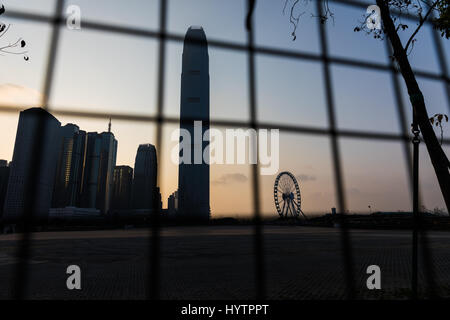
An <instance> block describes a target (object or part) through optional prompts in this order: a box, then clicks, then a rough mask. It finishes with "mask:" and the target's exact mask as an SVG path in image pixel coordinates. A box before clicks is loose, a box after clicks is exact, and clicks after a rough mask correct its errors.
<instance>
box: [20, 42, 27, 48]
mask: <svg viewBox="0 0 450 320" xmlns="http://www.w3.org/2000/svg"><path fill="white" fill-rule="evenodd" d="M25 45H26V42H25V40H22V41H20V47H21V48H23V47H25Z"/></svg>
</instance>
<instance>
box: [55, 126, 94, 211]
mask: <svg viewBox="0 0 450 320" xmlns="http://www.w3.org/2000/svg"><path fill="white" fill-rule="evenodd" d="M60 131H61V139H60V142H59V145H58V149H59V152H58V163H57V166H56V177H55V187H54V191H53V200H52V207H53V208H64V207H69V206H72V207H75V206H78V201H79V196H80V189H81V181H82V174H83V164H84V155H85V146H86V132H85V131H82V130H79V128H78V126H77V125H74V124H71V123H69V124H66V125H65V126H63V127H61V130H60Z"/></svg>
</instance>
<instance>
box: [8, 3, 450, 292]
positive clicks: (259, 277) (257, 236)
mask: <svg viewBox="0 0 450 320" xmlns="http://www.w3.org/2000/svg"><path fill="white" fill-rule="evenodd" d="M168 1H169V0H167V1H166V0H160V1H159V10H160V12H159V30H157V31H151V30H146V29H141V28H134V27H125V26H120V25H117V24H106V23H98V22H96V21H86V20H84V19H83V21H82V27H83V29H89V30H96V31H101V32H104V33H113V34H122V35H128V36H134V37H143V38H149V39H157V40H158V43H159V50H158V77H157V79H158V82H157V91H156V92H157V112H156V115H155V116H149V115H145V114H142V115H136V114H127V113H114V114H112V115H111V113H105V112H96V111H79V110H74V109H63V110H62V109H58V110H54V112H55V114H58V115H64V116H77V117H87V118H102V119H104V118H107V117H111V116H112V117H113V118H115V119H122V120H129V121H140V122H144V123H154V124H156V129H157V130H156V132H157V133H156V148H157V150H160V146H161V144H162V126H163V125H164V124H167V123H172V124H178V123H179V118H176V117H168V116H165V115H164V113H163V109H164V83H165V81H164V80H165V72H166V63H165V62H166V46H167V42H177V43H182V42H183V41H184V36H183V35H179V34H173V33H169V32H167V19H168V18H167V17H168V5H167V3H168ZM242 1H244V0H242ZM330 1H331V2H333V3H338V4H341V5H345V6H349V7H353V8H360V9H361V10H364V11H365V10H366V8H367V5H368V4H370V3H367V2H360V1H356V0H330ZM247 4H248V6H247V7H248V16H247V20H246V21H242V23H243V24H244V23H245V25H246V30H247V43H246V44H240V43H234V42H229V41H221V40H216V39H209V40H208V46H209V47H213V48H220V49H225V50H232V51H237V52H244V53H247V57H248V61H247V64H248V90H249V95H248V96H249V105H250V120H249V121H225V120H215V119H211V125H216V126H222V127H248V128H254V129H262V128H264V129H280V131H281V132H290V133H295V134H311V135H317V136H328V137H330V139H331V154H332V163H333V169H334V170H333V171H334V182H335V186H336V189H335V190H336V198H337V210H338V212H339V213H345V212H346V211H347V205H346V199H345V192H344V187H343V177H342V168H341V154H340V148H339V143H338V142H339V139H340V138H357V139H365V140H379V141H399V142H402V144H403V147H404V156H405V163H406V167H407V169H408V172H409V173H411V174H410V175H409V182H410V190H411V192H412V190H413V177H412V160H411V147H410V146H411V135H410V133H409V129H408V128H409V124H408V122H407V117H406V112H407V111H406V110H408V108H409V106H408V105H404V104H403V101H402V96H401V90H400V81H399V77H398V75H399V71H398V70H397V69H396V67H395V66H394V65H393V63H390V65H384V64H381V63H374V62H368V61H364V60H355V59H348V58H342V57H336V56H333V55H332V54H331V53H330V52H329V47H328V40H327V29H326V27H325V25H324V24H322V23H319V40H320V53H319V54H311V53H307V52H299V51H292V50H285V49H280V48H276V47H266V46H256V45H255V41H254V31H253V19H252V5H253V4H254V3H253V1H251V0H249V1H247ZM316 5H317V12H318V13H319V14H321V13H322V10H323V7H322V0H320V1H316ZM64 8H65V1H64V0H56V5H55V9H54V14H53V16H47V15H43V14H35V13H29V12H22V11H8V12H7V14H6V16H7V17H8V18H12V19H19V20H27V21H33V22H37V23H42V24H47V25H50V26H51V27H52V31H51V39H50V44H49V46H50V47H49V53H48V57H47V62H46V70H45V81H44V88H43V97H44V98H43V106H45V107H46V108H47V110H49V108H48V100H49V97H50V96H51V93H52V89H53V78H54V70H55V61H56V59H57V55H58V46H59V43H60V39H61V35H60V29H61V28H60V27H61V25H63V24H65V16H64ZM407 17H408V18H411V19H415V20H417V17H414V16H407ZM433 41H434V46H435V50H436V52H437V55H438V58H439V59H438V60H439V67H440V70H441V73H440V74H438V73H431V72H425V71H418V70H415V73H416V75H417V76H420V77H422V78H426V79H432V80H438V81H441V83H442V85H443V86H444V88H445V93H446V96H447V101H448V107H449V109H450V77H449V74H448V68H447V61H446V59H445V54H444V49H443V47H442V43H441V39H440V36H439V34H438V32H437V31H435V32H434V37H433ZM385 45H386V51H387V52H388V54H390V52H391V48H390V45H389V43H388V42H387V41H385ZM256 55H265V56H273V57H280V58H285V59H295V60H303V61H314V62H319V63H320V64H321V66H322V71H323V76H324V82H325V100H326V106H327V116H328V128H327V129H323V128H319V127H317V128H316V127H306V126H293V125H287V124H279V123H270V122H262V121H258V120H257V117H256V114H257V110H258V102H257V99H256V97H257V88H256V84H255V74H256V64H255V56H256ZM333 65H341V66H348V67H353V68H360V69H367V70H384V71H388V72H390V74H391V81H392V87H393V89H394V96H395V102H396V105H395V107H396V110H397V113H398V117H399V119H400V124H401V129H402V133H401V134H391V133H378V132H370V131H359V130H343V129H338V128H337V125H336V110H335V109H336V108H335V98H334V91H333V82H332V79H331V75H330V67H331V66H333ZM20 110H21V109H20V108H18V107H15V106H0V113H6V112H13V113H17V112H18V111H20ZM49 111H53V110H49ZM44 129H45V128H44ZM39 143H40V142H39V139H36V143H35V146H36V147H35V149H36V153H35V154H36V159H37V160H38V161H36V162H35V164H34V173H32V178H34V180H32V181H36V176H37V174H36V171H37V170H36V168H38V167H39V161H40V160H39V159H40V156H39V151H40V148H39ZM443 143H444V144H445V145H450V140H449V139H444V141H443ZM258 170H259V168H258V164H255V165H252V177H253V179H252V190H253V198H252V202H253V215H254V222H255V224H254V255H255V258H256V259H255V265H254V268H255V282H256V291H257V292H256V295H255V297H256V298H260V299H262V298H264V297H266V288H265V283H266V281H265V271H264V265H265V264H264V254H263V241H262V240H263V233H262V223H261V222H262V221H261V213H260V212H261V210H260V203H261V202H260V195H259V190H260V181H259V175H258ZM158 175H159V173H158ZM35 190H36V185H35V183H31V184H30V186H29V190H28V192H29V194H30V195H32V194H33V193H34V191H35ZM28 200H29V201H28V202H27V203H26V208H28V209H29V210H27V211H26V215H25V217H24V219H25V220H24V222H25V232H24V233H23V237H22V239H21V241H20V245H19V248H18V253H17V255H18V257H17V258H18V264H17V268H16V269H15V282H14V285H15V288H14V298H17V299H23V298H24V297H25V296H26V292H25V287H26V283H27V279H28V273H29V270H28V258H29V256H30V246H31V242H32V239H31V236H30V232H31V224H32V219H31V218H32V217H31V214H32V208H33V204H34V203H33V201H34V200H33V197H30V199H28ZM342 216H343V215H342ZM158 219H159V218H158V216H157V215H154V220H153V223H152V226H151V237H150V243H149V246H150V248H151V252H150V255H149V257H150V258H149V259H150V261H149V265H150V273H149V274H150V279H149V283H148V289H149V290H148V297H149V298H151V299H158V298H159V297H160V295H159V294H160V286H159V285H160V284H159V275H160V273H159V269H160V241H159V240H160V233H159V231H160V221H159V220H158ZM341 222H342V223H341V224H340V225H341V240H342V244H341V245H342V252H343V262H344V267H345V271H346V273H345V277H346V284H347V289H348V290H347V291H348V297H349V298H354V297H355V284H354V273H353V264H352V261H353V259H352V248H351V239H350V234H349V232H348V229H347V227H346V224H345V220H342V221H341ZM421 238H422V239H423V241H422V247H423V249H424V257H425V259H426V261H425V262H426V263H425V267H426V273H427V275H428V277H427V279H428V280H429V284H432V283H433V277H432V275H433V273H432V265H431V257H430V254H431V253H430V252H429V250H428V247H427V243H426V237H425V234H422V237H421ZM416 267H417V266H416Z"/></svg>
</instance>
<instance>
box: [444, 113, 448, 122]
mask: <svg viewBox="0 0 450 320" xmlns="http://www.w3.org/2000/svg"><path fill="white" fill-rule="evenodd" d="M444 117H445V122H448V116H447V115H446V114H444Z"/></svg>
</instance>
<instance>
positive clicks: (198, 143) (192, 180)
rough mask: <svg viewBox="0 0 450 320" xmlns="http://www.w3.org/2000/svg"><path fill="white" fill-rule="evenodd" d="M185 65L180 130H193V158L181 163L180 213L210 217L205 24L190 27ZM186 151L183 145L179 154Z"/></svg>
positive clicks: (185, 40) (207, 75)
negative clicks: (197, 125)
mask: <svg viewBox="0 0 450 320" xmlns="http://www.w3.org/2000/svg"><path fill="white" fill-rule="evenodd" d="M182 64H183V66H182V74H181V101H180V129H185V130H187V131H188V132H189V133H190V136H191V148H190V151H191V152H190V153H191V159H190V160H191V161H190V163H180V165H179V170H178V196H179V200H178V201H179V207H178V212H179V214H180V217H182V218H184V219H209V215H210V207H209V154H207V155H205V157H204V156H203V151H204V150H205V148H206V147H207V146H208V144H209V135H208V134H207V133H206V136H205V131H206V130H208V129H209V57H208V43H207V39H206V35H205V32H204V31H203V28H202V27H194V26H192V27H190V28H189V29H188V31H187V33H186V36H185V38H184V47H183V63H182ZM194 121H201V122H202V130H201V132H200V134H201V135H202V137H195V135H194V131H195V130H194ZM195 138H197V139H195ZM202 138H204V139H202ZM180 139H181V138H180ZM198 139H200V140H198ZM183 152H184V151H183V150H182V148H181V144H180V156H185V155H183ZM184 158H185V157H184ZM198 162H200V163H198Z"/></svg>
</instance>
